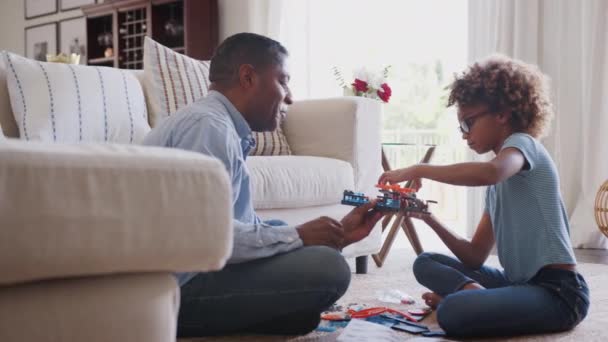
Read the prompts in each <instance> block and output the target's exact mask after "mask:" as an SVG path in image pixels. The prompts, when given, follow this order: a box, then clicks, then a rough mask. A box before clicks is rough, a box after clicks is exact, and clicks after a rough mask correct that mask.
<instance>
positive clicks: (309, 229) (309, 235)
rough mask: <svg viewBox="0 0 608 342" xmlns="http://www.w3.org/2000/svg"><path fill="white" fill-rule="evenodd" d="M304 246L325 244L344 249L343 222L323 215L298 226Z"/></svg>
mask: <svg viewBox="0 0 608 342" xmlns="http://www.w3.org/2000/svg"><path fill="white" fill-rule="evenodd" d="M296 229H297V231H298V234H299V235H300V239H302V242H304V246H317V245H323V246H328V247H332V248H335V249H338V250H340V249H342V244H343V243H344V229H343V228H342V224H341V223H340V222H338V221H336V220H334V219H332V218H330V217H327V216H323V217H319V218H318V219H315V220H312V221H309V222H306V223H304V224H301V225H299V226H298V227H296Z"/></svg>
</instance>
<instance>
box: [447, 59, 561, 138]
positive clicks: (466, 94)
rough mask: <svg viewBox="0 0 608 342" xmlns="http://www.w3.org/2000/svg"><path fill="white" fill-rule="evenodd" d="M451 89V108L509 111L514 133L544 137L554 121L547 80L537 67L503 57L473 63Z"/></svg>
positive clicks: (449, 103) (456, 77) (457, 76)
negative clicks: (470, 106)
mask: <svg viewBox="0 0 608 342" xmlns="http://www.w3.org/2000/svg"><path fill="white" fill-rule="evenodd" d="M448 88H449V89H450V96H449V99H448V107H450V106H452V105H454V104H456V105H458V106H468V105H480V104H481V105H486V106H488V109H489V110H490V111H493V112H499V111H508V112H510V113H511V126H512V128H513V130H514V131H515V132H525V133H528V134H530V135H531V136H533V137H535V138H540V137H542V136H544V134H545V133H546V132H545V131H546V128H547V126H549V123H550V122H551V119H552V118H553V108H552V106H551V102H550V101H549V79H548V77H547V76H545V75H544V74H543V73H542V72H541V71H540V70H539V69H538V67H536V66H534V65H531V64H527V63H524V62H522V61H519V60H514V59H511V58H508V57H506V56H503V55H492V56H490V57H488V58H486V59H485V60H482V61H480V62H476V63H474V64H473V65H472V66H470V67H469V68H468V69H467V70H465V71H464V72H463V73H462V74H461V75H455V80H454V82H452V83H451V84H450V85H449V86H448Z"/></svg>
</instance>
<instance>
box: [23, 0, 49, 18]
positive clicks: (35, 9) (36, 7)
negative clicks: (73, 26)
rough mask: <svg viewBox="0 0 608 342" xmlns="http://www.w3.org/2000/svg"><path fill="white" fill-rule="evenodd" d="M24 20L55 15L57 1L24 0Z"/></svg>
mask: <svg viewBox="0 0 608 342" xmlns="http://www.w3.org/2000/svg"><path fill="white" fill-rule="evenodd" d="M23 3H24V6H25V19H32V18H37V17H41V16H43V15H48V14H53V13H57V0H25V1H24V2H23Z"/></svg>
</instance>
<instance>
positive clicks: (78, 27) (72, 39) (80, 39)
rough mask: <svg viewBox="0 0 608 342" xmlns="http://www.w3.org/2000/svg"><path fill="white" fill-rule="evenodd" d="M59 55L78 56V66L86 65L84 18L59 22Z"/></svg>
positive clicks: (85, 26) (85, 25) (85, 27)
mask: <svg viewBox="0 0 608 342" xmlns="http://www.w3.org/2000/svg"><path fill="white" fill-rule="evenodd" d="M59 53H65V54H66V55H70V54H72V53H75V54H77V55H80V64H84V65H86V64H87V55H88V50H87V21H86V18H85V17H84V16H82V17H76V18H69V19H64V20H61V21H59Z"/></svg>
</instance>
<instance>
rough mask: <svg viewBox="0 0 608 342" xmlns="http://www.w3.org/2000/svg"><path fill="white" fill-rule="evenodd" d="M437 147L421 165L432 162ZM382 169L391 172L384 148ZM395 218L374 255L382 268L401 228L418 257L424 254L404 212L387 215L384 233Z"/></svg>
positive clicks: (423, 159) (383, 228) (395, 144)
mask: <svg viewBox="0 0 608 342" xmlns="http://www.w3.org/2000/svg"><path fill="white" fill-rule="evenodd" d="M382 145H383V146H407V145H414V144H407V143H385V144H382ZM414 146H415V145H414ZM435 147H436V146H435V145H429V147H428V149H427V150H426V153H425V154H424V157H423V158H422V160H421V161H420V163H428V162H430V161H431V158H432V157H433V153H434V152H435ZM382 168H383V169H384V171H390V170H391V167H390V164H389V162H388V159H387V158H386V155H385V153H384V148H382ZM411 185H412V181H411V180H410V181H408V182H407V183H406V184H405V187H410V186H411ZM393 217H394V218H395V220H394V221H393V225H392V226H391V229H390V230H389V232H388V234H387V236H386V239H385V240H384V242H383V243H382V248H381V249H380V252H378V253H377V254H372V258H373V259H374V262H375V263H376V265H377V266H378V267H382V265H383V264H384V260H385V259H386V256H387V255H388V252H389V251H390V249H391V247H392V245H393V242H395V238H396V237H397V232H398V231H399V227H401V228H402V229H403V232H404V233H405V235H406V236H407V238H408V240H409V241H410V244H411V245H412V248H414V251H415V252H416V254H417V255H419V254H420V253H422V252H423V251H424V250H423V249H422V245H421V244H420V239H419V238H418V233H416V228H415V227H414V223H413V222H412V219H411V218H410V217H408V216H406V215H405V213H404V212H403V211H399V212H397V213H394V214H389V215H387V216H386V217H385V218H384V219H383V220H382V232H383V233H384V230H386V228H387V227H388V225H389V223H390V222H391V220H392V219H393Z"/></svg>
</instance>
